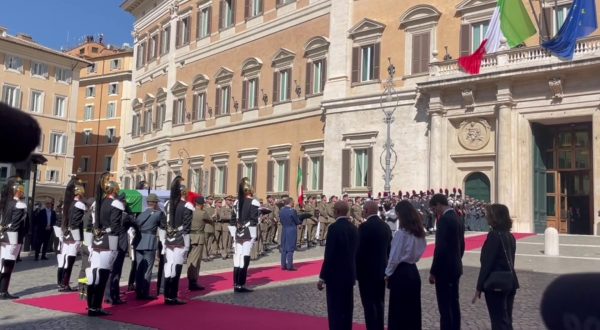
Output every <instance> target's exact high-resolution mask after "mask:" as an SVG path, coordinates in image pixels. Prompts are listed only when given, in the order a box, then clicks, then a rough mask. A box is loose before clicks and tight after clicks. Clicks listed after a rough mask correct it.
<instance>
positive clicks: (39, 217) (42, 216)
mask: <svg viewBox="0 0 600 330" xmlns="http://www.w3.org/2000/svg"><path fill="white" fill-rule="evenodd" d="M33 218H34V219H33V226H32V227H33V231H34V232H40V231H41V232H43V231H44V230H46V224H47V221H48V217H47V215H46V209H45V208H42V209H39V210H38V212H37V213H36V214H35V215H34V217H33ZM56 222H57V217H56V211H54V210H51V211H50V226H55V225H57V223H56Z"/></svg>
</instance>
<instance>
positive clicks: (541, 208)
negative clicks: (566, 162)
mask: <svg viewBox="0 0 600 330" xmlns="http://www.w3.org/2000/svg"><path fill="white" fill-rule="evenodd" d="M531 129H532V132H533V137H534V143H533V225H534V230H535V232H536V233H543V232H544V230H546V165H545V164H544V157H543V152H544V150H542V148H543V146H544V143H543V139H544V135H543V126H541V125H535V124H533V125H532V127H531Z"/></svg>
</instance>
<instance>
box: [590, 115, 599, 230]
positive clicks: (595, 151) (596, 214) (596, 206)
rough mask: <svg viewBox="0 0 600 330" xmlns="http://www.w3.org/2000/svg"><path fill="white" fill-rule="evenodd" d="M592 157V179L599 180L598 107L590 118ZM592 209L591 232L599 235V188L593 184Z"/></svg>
mask: <svg viewBox="0 0 600 330" xmlns="http://www.w3.org/2000/svg"><path fill="white" fill-rule="evenodd" d="M592 155H595V156H594V158H593V162H592V166H593V173H592V175H593V177H594V178H600V157H598V156H597V155H600V107H598V108H596V109H595V110H594V115H593V117H592ZM592 194H593V197H592V198H593V201H594V207H593V209H592V210H590V211H591V212H592V215H593V219H594V227H593V228H592V230H593V231H594V235H600V214H599V212H600V187H599V186H598V184H594V187H593V188H592Z"/></svg>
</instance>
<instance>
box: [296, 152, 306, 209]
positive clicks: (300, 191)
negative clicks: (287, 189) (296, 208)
mask: <svg viewBox="0 0 600 330" xmlns="http://www.w3.org/2000/svg"><path fill="white" fill-rule="evenodd" d="M303 176H304V173H302V166H300V162H298V176H297V177H296V185H297V187H298V204H299V205H300V206H303V205H304V188H303V187H302V178H303Z"/></svg>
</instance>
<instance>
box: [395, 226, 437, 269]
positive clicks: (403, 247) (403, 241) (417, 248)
mask: <svg viewBox="0 0 600 330" xmlns="http://www.w3.org/2000/svg"><path fill="white" fill-rule="evenodd" d="M426 247H427V241H426V240H425V237H423V238H417V237H416V236H414V235H413V234H411V233H409V232H407V231H405V230H404V229H400V230H398V231H397V232H396V234H395V235H394V238H393V239H392V248H391V250H390V258H389V260H388V265H387V268H386V269H385V275H386V276H388V277H389V276H392V274H394V271H395V270H396V267H398V265H399V264H400V263H403V262H405V263H409V264H415V263H417V261H419V259H421V256H422V255H423V252H425V248H426Z"/></svg>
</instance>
